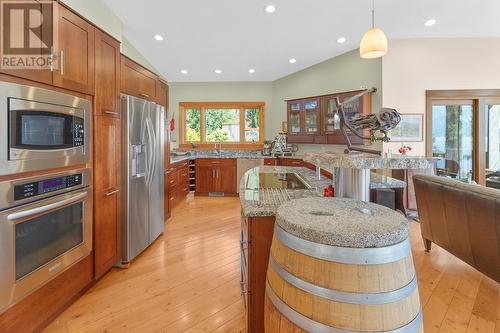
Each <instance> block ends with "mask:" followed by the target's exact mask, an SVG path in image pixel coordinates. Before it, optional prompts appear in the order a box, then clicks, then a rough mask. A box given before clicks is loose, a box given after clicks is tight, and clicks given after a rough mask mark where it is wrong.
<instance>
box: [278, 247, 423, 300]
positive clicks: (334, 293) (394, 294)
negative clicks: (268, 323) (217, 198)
mask: <svg viewBox="0 0 500 333" xmlns="http://www.w3.org/2000/svg"><path fill="white" fill-rule="evenodd" d="M269 263H270V264H271V267H272V268H273V269H274V271H275V272H276V273H277V274H278V275H279V276H280V277H281V278H282V279H283V280H285V281H286V282H288V283H290V284H291V285H292V286H294V287H296V288H299V289H301V290H303V291H306V292H308V293H310V294H313V295H316V296H318V297H322V298H326V299H328V300H331V301H335V302H340V303H349V304H371V305H378V304H388V303H394V302H398V301H400V300H403V299H405V298H407V297H408V296H410V295H411V294H412V293H413V292H415V290H416V289H417V279H416V277H415V276H414V277H413V279H412V280H411V281H410V283H408V284H407V285H406V286H404V287H402V288H400V289H397V290H394V291H389V292H381V293H352V292H345V291H338V290H334V289H329V288H324V287H320V286H317V285H314V284H312V283H310V282H308V281H304V280H302V279H300V278H298V277H296V276H295V275H293V274H290V273H289V272H287V271H286V270H285V269H284V268H283V267H281V266H280V265H279V264H278V263H277V262H276V260H275V259H274V258H273V256H272V255H270V256H269Z"/></svg>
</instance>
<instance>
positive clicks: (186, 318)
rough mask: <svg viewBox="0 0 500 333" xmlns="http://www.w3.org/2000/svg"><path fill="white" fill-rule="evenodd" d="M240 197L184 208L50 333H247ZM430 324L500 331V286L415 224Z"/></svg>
mask: <svg viewBox="0 0 500 333" xmlns="http://www.w3.org/2000/svg"><path fill="white" fill-rule="evenodd" d="M239 214H240V207H239V200H238V199H237V198H206V197H196V199H188V201H187V202H185V203H182V204H180V205H179V206H178V207H177V208H176V209H175V210H174V211H173V213H172V218H171V219H170V220H169V221H168V222H167V224H166V227H165V233H164V235H163V236H161V237H160V238H159V239H158V240H157V241H156V242H155V243H154V244H153V245H152V246H151V247H150V248H148V249H147V250H146V251H145V252H144V253H143V254H142V255H141V256H139V258H137V259H136V260H135V261H134V262H133V263H132V265H131V267H130V268H129V269H126V270H121V269H113V270H112V271H111V272H110V273H108V274H106V275H105V276H104V277H103V278H102V279H101V280H100V281H99V282H98V283H97V284H96V285H95V286H94V287H93V288H92V289H91V290H89V291H88V292H87V293H86V294H85V295H84V296H82V297H81V298H80V299H79V300H78V301H77V302H75V303H74V304H73V305H72V306H71V307H69V308H68V309H67V310H66V311H65V312H63V313H62V314H61V315H60V316H59V317H58V318H57V319H56V320H55V321H54V322H53V323H52V324H51V325H50V326H49V327H47V328H46V329H45V331H44V332H71V333H72V332H168V333H170V332H241V331H244V330H245V329H244V322H243V303H242V299H241V297H240V291H239V285H238V281H239V267H240V264H239V241H238V240H239V231H240V217H239ZM411 239H412V244H413V256H414V261H415V267H416V269H417V275H418V281H419V289H420V295H421V301H422V305H423V309H424V327H425V332H426V333H431V332H465V333H470V332H481V333H500V285H499V284H497V283H496V282H494V281H492V280H491V279H489V278H487V277H485V276H484V275H482V274H481V273H479V272H477V271H476V270H474V269H473V268H471V267H470V266H468V265H467V264H465V263H463V262H462V261H460V260H458V259H456V258H455V257H453V256H452V255H450V254H448V253H447V252H446V251H444V250H442V249H440V248H439V247H437V246H435V245H434V246H433V250H432V252H431V253H430V254H428V253H425V252H424V247H423V244H422V241H421V238H420V232H419V225H418V223H415V222H413V223H412V225H411Z"/></svg>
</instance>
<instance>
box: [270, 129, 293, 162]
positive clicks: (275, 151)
mask: <svg viewBox="0 0 500 333" xmlns="http://www.w3.org/2000/svg"><path fill="white" fill-rule="evenodd" d="M286 138H287V137H286V133H279V134H278V135H276V137H275V138H274V141H273V142H272V144H271V147H272V149H271V155H273V156H292V155H293V153H295V152H297V151H298V150H299V147H298V146H297V145H292V144H287V142H286Z"/></svg>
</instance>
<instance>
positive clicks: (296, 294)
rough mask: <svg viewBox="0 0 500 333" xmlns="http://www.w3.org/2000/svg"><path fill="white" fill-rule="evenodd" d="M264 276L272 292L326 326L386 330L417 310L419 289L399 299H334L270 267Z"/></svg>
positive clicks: (406, 321)
mask: <svg viewBox="0 0 500 333" xmlns="http://www.w3.org/2000/svg"><path fill="white" fill-rule="evenodd" d="M267 278H268V283H269V285H270V287H271V288H272V289H273V291H274V293H275V294H276V295H277V296H278V297H279V298H280V299H281V300H282V301H283V302H285V303H286V304H287V305H288V306H289V307H290V308H292V309H294V310H295V311H296V312H298V313H300V314H302V315H304V316H306V317H308V318H310V319H312V320H315V321H317V322H320V323H323V324H326V325H328V326H332V327H337V328H342V329H346V330H353V331H388V330H393V329H396V328H398V327H401V326H404V325H405V324H407V323H408V322H410V321H412V320H413V319H414V318H415V317H416V316H417V314H418V312H419V311H420V302H419V295H418V289H414V291H413V292H412V294H411V295H410V296H409V297H406V298H403V299H402V300H400V301H397V302H393V303H388V304H381V305H370V304H350V303H342V302H336V301H332V300H328V299H326V298H322V297H319V296H316V295H313V294H311V293H309V292H306V291H303V290H301V289H299V288H297V287H295V286H293V285H292V284H290V283H289V282H287V281H285V280H284V279H283V278H281V277H280V276H279V274H278V273H276V271H275V270H274V269H273V268H272V267H271V265H270V266H269V267H268V270H267Z"/></svg>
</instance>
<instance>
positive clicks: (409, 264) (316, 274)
mask: <svg viewBox="0 0 500 333" xmlns="http://www.w3.org/2000/svg"><path fill="white" fill-rule="evenodd" d="M271 253H272V255H273V257H274V259H275V261H276V262H277V263H278V264H280V266H281V267H284V268H285V269H286V270H287V271H289V272H293V274H294V275H295V276H297V277H299V278H301V279H302V280H306V281H310V282H312V283H315V284H317V285H319V286H322V287H325V288H329V289H335V290H339V291H347V292H360V293H373V292H386V291H392V290H395V289H398V288H401V286H405V285H407V284H408V283H410V281H411V280H412V279H413V277H414V276H415V269H414V266H413V259H412V257H411V255H410V256H407V257H405V258H404V259H402V260H399V261H396V262H392V263H387V264H377V265H352V264H343V263H337V262H332V261H327V260H322V259H317V258H312V257H309V256H307V255H305V254H302V253H300V252H297V251H295V250H293V249H290V248H289V247H287V246H286V245H284V244H283V243H282V242H281V241H280V240H279V239H277V238H276V237H274V238H273V241H272V245H271Z"/></svg>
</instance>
